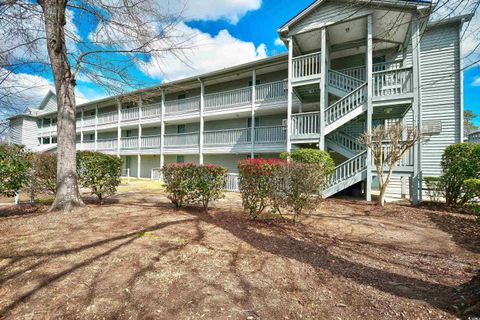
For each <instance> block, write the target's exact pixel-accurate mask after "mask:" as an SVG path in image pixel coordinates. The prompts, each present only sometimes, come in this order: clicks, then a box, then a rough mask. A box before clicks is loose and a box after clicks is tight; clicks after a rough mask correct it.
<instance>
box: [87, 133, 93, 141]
mask: <svg viewBox="0 0 480 320" xmlns="http://www.w3.org/2000/svg"><path fill="white" fill-rule="evenodd" d="M88 140H89V141H95V134H94V133H90V134H89V135H88Z"/></svg>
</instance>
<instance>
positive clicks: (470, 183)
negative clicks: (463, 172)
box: [464, 179, 480, 201]
mask: <svg viewBox="0 0 480 320" xmlns="http://www.w3.org/2000/svg"><path fill="white" fill-rule="evenodd" d="M464 183H465V190H466V192H468V193H469V194H472V196H473V197H472V199H473V198H480V179H467V180H465V181H464ZM476 200H477V201H478V200H479V199H476Z"/></svg>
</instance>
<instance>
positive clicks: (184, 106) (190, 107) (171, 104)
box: [165, 96, 200, 114]
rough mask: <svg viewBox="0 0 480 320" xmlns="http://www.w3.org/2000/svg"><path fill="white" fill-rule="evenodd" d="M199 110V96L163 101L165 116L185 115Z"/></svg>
mask: <svg viewBox="0 0 480 320" xmlns="http://www.w3.org/2000/svg"><path fill="white" fill-rule="evenodd" d="M199 110H200V96H196V97H191V98H186V99H178V100H171V101H165V114H172V113H187V112H193V111H199Z"/></svg>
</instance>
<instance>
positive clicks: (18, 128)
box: [8, 118, 23, 144]
mask: <svg viewBox="0 0 480 320" xmlns="http://www.w3.org/2000/svg"><path fill="white" fill-rule="evenodd" d="M22 134H23V119H22V118H16V119H12V120H10V128H9V131H8V140H9V142H10V143H14V144H22Z"/></svg>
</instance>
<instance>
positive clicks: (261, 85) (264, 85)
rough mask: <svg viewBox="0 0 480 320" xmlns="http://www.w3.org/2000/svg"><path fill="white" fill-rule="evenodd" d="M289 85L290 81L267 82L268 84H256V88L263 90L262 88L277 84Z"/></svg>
mask: <svg viewBox="0 0 480 320" xmlns="http://www.w3.org/2000/svg"><path fill="white" fill-rule="evenodd" d="M282 82H283V83H288V79H283V80H278V81H272V82H267V83H261V84H256V85H255V88H262V87H267V86H269V85H272V84H277V83H282Z"/></svg>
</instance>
